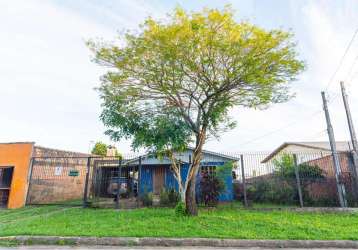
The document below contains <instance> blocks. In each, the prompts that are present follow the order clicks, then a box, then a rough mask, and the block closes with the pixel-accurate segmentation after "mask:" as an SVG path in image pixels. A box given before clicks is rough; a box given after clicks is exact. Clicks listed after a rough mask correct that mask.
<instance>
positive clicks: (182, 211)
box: [174, 201, 187, 216]
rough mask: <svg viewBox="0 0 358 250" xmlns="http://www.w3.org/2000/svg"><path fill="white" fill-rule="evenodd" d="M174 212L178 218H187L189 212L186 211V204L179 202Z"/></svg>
mask: <svg viewBox="0 0 358 250" xmlns="http://www.w3.org/2000/svg"><path fill="white" fill-rule="evenodd" d="M174 212H175V215H176V216H186V215H187V212H186V209H185V203H184V202H182V201H179V202H178V203H177V205H176V206H175V209H174Z"/></svg>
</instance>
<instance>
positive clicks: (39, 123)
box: [0, 0, 358, 153]
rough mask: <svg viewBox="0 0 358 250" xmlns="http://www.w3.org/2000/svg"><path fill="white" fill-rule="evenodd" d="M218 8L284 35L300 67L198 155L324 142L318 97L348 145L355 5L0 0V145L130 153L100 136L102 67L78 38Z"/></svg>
mask: <svg viewBox="0 0 358 250" xmlns="http://www.w3.org/2000/svg"><path fill="white" fill-rule="evenodd" d="M226 4H231V5H232V7H233V9H235V10H236V12H235V18H236V19H237V20H238V21H240V20H242V19H245V20H248V21H250V22H252V23H254V24H257V25H259V26H262V27H264V28H266V29H272V28H282V29H285V30H291V31H292V32H293V33H294V34H295V37H294V39H295V41H296V42H297V44H298V45H297V49H298V51H299V53H300V59H302V60H304V61H305V62H306V65H307V69H306V71H305V72H304V73H302V74H301V75H300V76H299V79H298V80H297V81H296V82H294V83H293V84H292V90H293V91H294V92H295V93H296V97H295V98H294V99H292V100H291V101H289V102H287V103H284V104H276V105H273V106H271V107H270V108H269V109H267V110H252V109H243V108H237V109H235V110H233V111H232V112H231V115H232V116H233V118H234V120H236V121H237V124H238V125H237V127H236V128H235V129H234V130H232V131H230V132H227V133H225V134H223V135H222V136H221V138H220V140H214V139H211V140H209V141H208V142H207V144H206V145H205V148H206V149H209V150H214V151H218V152H244V151H269V150H272V149H274V148H276V147H277V146H279V145H280V144H281V143H283V142H287V141H325V140H327V139H328V137H327V133H326V125H325V117H324V113H323V110H322V100H321V93H320V92H321V91H323V90H325V91H327V95H328V99H329V111H330V113H331V119H332V124H333V128H334V132H335V136H336V139H337V140H348V139H349V131H348V127H347V123H346V117H345V113H344V107H343V103H342V100H341V95H340V92H339V91H340V89H339V81H341V80H344V81H345V82H346V85H347V87H346V88H347V91H348V95H349V102H350V105H351V106H350V108H351V112H352V116H353V121H354V122H355V124H356V127H357V128H358V87H357V86H358V85H357V82H358V35H356V37H355V39H354V40H353V41H352V42H351V46H350V47H349V50H348V51H346V49H347V46H348V44H349V43H350V41H351V39H352V37H353V35H354V33H355V31H356V30H357V29H358V16H357V15H356V14H357V13H358V1H356V0H346V1H344V0H342V1H334V0H331V1H329V0H322V1H319V0H316V1H308V0H307V1H304V0H303V1H293V0H292V1H287V0H267V1H259V0H257V1H255V0H252V1H250V0H245V1H244V0H235V1H225V0H223V1H189V0H188V1H184V0H182V1H169V0H152V1H144V0H137V1H136V0H106V1H100V0H75V1H74V0H23V1H20V0H11V1H9V0H0V117H1V118H0V142H15V141H34V142H36V144H37V145H41V146H46V147H52V148H58V149H64V150H74V151H80V152H88V151H89V149H90V148H91V147H92V146H93V142H94V141H103V142H105V143H109V144H112V145H116V147H117V148H118V150H119V151H120V152H122V153H127V152H130V151H131V148H130V141H120V142H111V141H110V140H109V138H108V137H107V136H105V135H104V131H105V130H106V128H105V127H104V126H103V124H102V123H101V121H100V119H99V115H100V113H101V101H100V99H99V97H98V92H97V91H96V90H95V87H97V86H99V77H100V76H101V74H103V72H104V70H105V69H103V68H100V67H99V66H97V65H96V64H94V63H93V62H91V58H92V55H91V53H90V51H89V50H88V48H87V47H86V45H85V41H86V40H87V39H91V38H103V39H104V40H107V41H114V40H115V38H116V36H117V35H118V32H122V31H124V30H136V29H138V26H139V25H140V24H141V23H142V22H143V20H144V19H145V18H146V17H148V16H151V17H153V18H156V19H165V17H166V14H167V13H169V12H171V11H172V10H173V8H175V7H176V6H181V7H183V8H184V9H186V10H188V11H199V10H201V9H202V8H204V7H209V8H219V9H220V8H223V7H224V6H225V5H226ZM345 52H346V53H345ZM344 54H345V57H344V60H342V56H343V55H344Z"/></svg>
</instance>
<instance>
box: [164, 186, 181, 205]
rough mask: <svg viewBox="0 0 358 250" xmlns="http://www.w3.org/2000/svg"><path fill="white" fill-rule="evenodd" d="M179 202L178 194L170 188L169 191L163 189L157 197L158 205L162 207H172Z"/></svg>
mask: <svg viewBox="0 0 358 250" xmlns="http://www.w3.org/2000/svg"><path fill="white" fill-rule="evenodd" d="M179 200H180V195H179V193H178V192H177V191H176V190H175V189H173V188H171V189H169V190H166V189H163V190H162V192H160V195H159V204H160V205H161V206H163V207H174V206H175V205H176V204H177V203H178V201H179Z"/></svg>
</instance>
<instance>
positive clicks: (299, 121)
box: [240, 110, 323, 146]
mask: <svg viewBox="0 0 358 250" xmlns="http://www.w3.org/2000/svg"><path fill="white" fill-rule="evenodd" d="M321 112H323V111H322V110H317V111H316V112H314V113H312V114H311V115H309V116H307V117H303V118H301V119H299V120H295V121H293V122H291V123H288V124H287V125H285V126H283V127H281V128H278V129H276V130H273V131H270V132H268V133H266V134H263V135H261V136H258V137H255V138H254V139H252V140H249V141H246V142H244V143H241V144H240V146H244V145H247V144H251V143H253V142H255V141H258V140H260V139H262V138H265V137H267V136H270V135H272V134H276V133H278V132H282V130H284V129H286V128H289V127H292V126H293V125H296V124H298V123H301V122H306V119H308V118H311V117H313V116H315V115H317V114H319V113H321Z"/></svg>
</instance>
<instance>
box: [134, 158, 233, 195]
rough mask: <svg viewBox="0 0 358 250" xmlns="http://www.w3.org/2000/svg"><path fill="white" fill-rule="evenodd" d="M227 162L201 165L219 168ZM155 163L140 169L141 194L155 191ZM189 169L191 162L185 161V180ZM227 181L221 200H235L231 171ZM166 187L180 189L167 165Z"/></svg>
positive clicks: (198, 186)
mask: <svg viewBox="0 0 358 250" xmlns="http://www.w3.org/2000/svg"><path fill="white" fill-rule="evenodd" d="M224 164H225V162H202V163H201V165H203V166H204V165H205V166H217V167H218V168H219V167H220V166H223V165H224ZM155 167H156V166H155V165H147V166H142V167H141V169H140V177H139V195H141V194H143V193H145V192H153V169H154V168H155ZM188 169H189V164H188V163H185V164H183V165H182V167H181V177H182V179H183V182H184V181H185V179H186V176H187V173H188ZM197 178H198V179H197V184H198V185H197V186H196V188H197V193H199V192H200V185H199V183H200V175H199V174H198V176H197ZM224 181H225V192H223V193H222V194H220V196H219V200H220V201H231V200H233V186H232V175H231V171H230V173H227V177H226V179H225V180H224ZM164 183H165V188H167V189H170V188H175V189H176V190H178V183H177V181H176V179H175V177H174V175H173V172H172V171H171V170H170V167H169V166H167V167H166V168H165V182H164Z"/></svg>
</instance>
